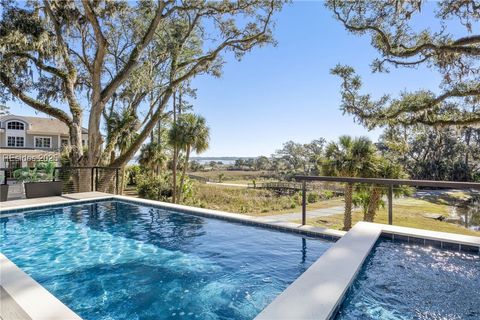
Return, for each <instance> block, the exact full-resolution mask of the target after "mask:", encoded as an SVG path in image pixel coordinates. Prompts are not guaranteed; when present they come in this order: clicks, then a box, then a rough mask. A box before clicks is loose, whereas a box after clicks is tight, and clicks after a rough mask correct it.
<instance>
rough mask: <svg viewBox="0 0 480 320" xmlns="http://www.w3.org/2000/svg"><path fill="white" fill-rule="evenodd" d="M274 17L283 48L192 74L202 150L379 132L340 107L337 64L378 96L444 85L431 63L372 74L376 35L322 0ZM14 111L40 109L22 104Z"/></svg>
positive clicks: (244, 149)
mask: <svg viewBox="0 0 480 320" xmlns="http://www.w3.org/2000/svg"><path fill="white" fill-rule="evenodd" d="M429 6H430V9H431V6H432V4H429ZM275 20H276V28H275V31H274V35H275V38H276V40H277V41H278V45H277V46H276V47H273V46H268V47H263V48H256V49H254V50H253V51H252V52H250V53H248V54H247V55H246V56H245V57H244V58H243V59H242V61H240V62H238V61H236V60H235V59H234V58H233V57H231V56H226V57H225V60H226V64H225V67H224V69H223V75H222V77H221V78H212V77H209V76H201V77H199V78H197V79H195V80H194V81H193V86H194V87H196V88H198V91H197V96H198V97H197V99H196V100H194V101H192V103H193V105H194V111H195V112H196V113H200V114H202V115H203V116H204V117H206V119H207V122H208V124H209V126H210V130H211V141H210V149H209V150H208V151H206V152H205V153H203V154H202V155H201V156H258V155H270V154H271V153H273V152H274V151H275V150H277V149H279V148H280V147H281V145H282V143H284V142H286V141H288V140H293V141H296V142H301V143H305V142H309V141H311V140H313V139H317V138H319V137H323V138H326V139H327V140H334V139H336V138H337V137H338V136H340V135H343V134H349V135H353V136H359V135H367V136H369V137H371V138H372V139H373V140H375V139H377V138H378V136H379V134H380V133H381V130H375V131H370V132H369V131H367V130H366V129H365V128H363V127H362V126H360V125H357V124H355V123H354V122H353V119H352V118H351V117H349V116H346V115H342V112H341V111H340V110H339V105H340V94H339V83H340V82H339V79H338V78H337V77H334V76H332V75H330V73H329V70H330V69H331V68H332V67H334V66H335V65H336V64H337V63H342V64H348V65H351V66H353V67H354V68H355V69H356V70H357V72H358V73H360V75H361V76H362V79H363V81H364V92H368V93H371V94H373V95H374V96H380V95H382V94H383V93H392V94H398V93H399V92H400V91H402V90H405V89H407V90H408V89H413V90H417V89H420V88H422V89H433V90H435V89H436V88H438V83H439V82H440V78H439V76H438V74H436V73H434V72H432V71H430V70H426V69H419V70H405V69H393V70H392V72H391V73H390V74H373V75H372V74H371V73H370V66H369V65H370V63H371V61H372V60H373V59H374V58H375V57H377V56H378V54H377V52H376V51H375V50H374V49H372V47H371V46H370V38H369V37H368V36H363V37H358V36H353V35H351V34H349V33H347V31H346V30H344V28H343V27H342V25H341V24H340V23H338V22H337V21H336V20H334V19H333V17H332V15H331V12H329V11H328V10H327V9H326V8H325V7H324V5H323V3H322V2H319V1H318V2H316V1H302V2H294V3H292V4H289V5H287V6H285V8H284V9H283V10H282V12H280V13H278V14H277V16H276V19H275ZM420 21H421V24H422V27H423V26H428V25H429V23H431V22H432V15H431V10H430V12H429V10H428V7H427V8H426V9H425V8H424V10H423V13H422V19H421V20H420ZM11 112H12V113H17V114H24V115H27V114H30V115H31V114H34V112H33V110H32V109H31V108H28V107H26V106H19V105H18V104H14V105H12V108H11Z"/></svg>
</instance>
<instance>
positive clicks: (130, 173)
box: [125, 164, 142, 185]
mask: <svg viewBox="0 0 480 320" xmlns="http://www.w3.org/2000/svg"><path fill="white" fill-rule="evenodd" d="M141 173H142V168H141V167H140V166H139V165H138V164H135V165H131V166H127V167H126V168H125V185H136V184H137V176H139V175H140V174H141Z"/></svg>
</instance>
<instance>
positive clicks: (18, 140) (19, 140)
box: [7, 137, 25, 147]
mask: <svg viewBox="0 0 480 320" xmlns="http://www.w3.org/2000/svg"><path fill="white" fill-rule="evenodd" d="M24 144H25V139H24V138H23V137H7V146H8V147H23V146H24Z"/></svg>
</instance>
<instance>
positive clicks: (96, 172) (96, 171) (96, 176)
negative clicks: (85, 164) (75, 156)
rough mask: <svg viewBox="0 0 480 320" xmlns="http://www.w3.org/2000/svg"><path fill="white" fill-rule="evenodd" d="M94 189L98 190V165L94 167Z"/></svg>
mask: <svg viewBox="0 0 480 320" xmlns="http://www.w3.org/2000/svg"><path fill="white" fill-rule="evenodd" d="M95 191H98V167H95Z"/></svg>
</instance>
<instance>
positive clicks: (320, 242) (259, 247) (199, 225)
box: [0, 201, 333, 319]
mask: <svg viewBox="0 0 480 320" xmlns="http://www.w3.org/2000/svg"><path fill="white" fill-rule="evenodd" d="M0 222H1V227H2V231H1V238H0V250H1V251H2V253H3V254H4V255H5V256H7V257H8V258H9V259H10V260H11V261H13V262H14V263H15V264H16V265H17V266H19V267H20V268H21V269H22V270H23V271H25V272H26V273H27V274H29V275H30V276H31V277H32V278H34V279H35V280H36V281H38V282H39V283H40V284H41V285H43V286H44V287H45V288H47V289H48V290H49V291H50V292H52V293H53V294H54V295H55V296H56V297H57V298H59V299H60V300H61V301H62V302H63V303H65V304H66V305H67V306H68V307H70V308H71V309H72V310H74V311H75V312H76V313H77V314H79V315H80V316H81V317H83V318H84V319H158V318H161V319H165V318H182V319H183V318H187V319H188V318H191V319H195V318H198V319H251V318H254V317H255V316H256V315H257V314H258V313H259V312H260V311H261V310H262V309H263V308H264V307H265V306H267V305H268V304H269V303H270V302H271V301H272V300H273V299H274V298H275V297H276V296H277V295H278V294H279V293H280V292H282V291H283V290H284V289H285V288H286V287H287V286H288V285H289V284H290V283H292V282H293V281H294V280H295V279H296V278H297V277H298V276H299V275H301V274H302V273H303V272H304V271H305V270H306V269H307V268H308V267H309V266H310V265H311V264H312V263H313V262H314V261H315V260H317V259H318V258H319V257H320V256H321V255H322V254H323V253H324V252H325V251H326V250H327V249H328V248H329V247H330V246H331V245H332V244H333V242H329V241H326V240H324V239H319V238H311V237H306V236H301V235H297V234H292V233H286V232H279V231H275V230H269V229H265V228H260V227H255V226H247V225H243V224H240V223H233V222H228V221H223V220H217V219H212V218H207V217H202V216H196V215H192V214H186V213H180V212H175V211H171V210H165V209H161V208H155V207H149V206H145V205H137V204H133V203H127V202H123V201H104V202H95V203H86V204H78V205H70V206H63V207H58V208H49V209H44V210H37V211H31V212H28V211H25V213H23V214H18V215H11V216H9V217H4V218H1V219H0Z"/></svg>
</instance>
